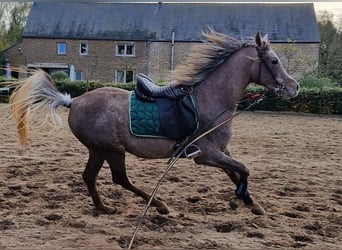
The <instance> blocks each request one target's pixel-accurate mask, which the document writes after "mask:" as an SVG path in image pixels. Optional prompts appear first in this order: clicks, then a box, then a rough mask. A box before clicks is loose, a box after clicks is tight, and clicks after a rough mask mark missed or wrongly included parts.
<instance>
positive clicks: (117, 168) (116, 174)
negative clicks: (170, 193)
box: [106, 152, 170, 214]
mask: <svg viewBox="0 0 342 250" xmlns="http://www.w3.org/2000/svg"><path fill="white" fill-rule="evenodd" d="M106 161H107V162H108V163H109V166H110V169H111V171H112V178H113V182H114V183H116V184H120V185H121V186H122V187H123V188H125V189H127V190H129V191H132V192H133V193H135V194H136V195H138V196H140V197H142V198H143V199H145V200H146V201H149V199H150V195H149V194H147V193H146V192H144V191H143V190H141V189H139V188H137V187H135V186H134V185H133V184H132V183H131V181H130V180H129V178H128V176H127V173H126V166H125V154H124V153H113V152H110V154H107V155H106ZM151 205H152V206H154V207H156V208H157V211H158V212H159V213H160V214H168V213H169V212H170V211H169V209H168V207H167V206H166V204H165V203H164V202H162V201H160V200H158V199H156V198H153V199H152V201H151Z"/></svg>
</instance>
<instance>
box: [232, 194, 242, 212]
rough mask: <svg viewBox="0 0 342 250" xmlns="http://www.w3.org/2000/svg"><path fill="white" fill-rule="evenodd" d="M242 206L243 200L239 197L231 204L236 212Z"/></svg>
mask: <svg viewBox="0 0 342 250" xmlns="http://www.w3.org/2000/svg"><path fill="white" fill-rule="evenodd" d="M240 205H241V199H240V198H237V197H234V198H233V199H231V200H230V202H229V206H230V208H231V209H232V210H236V209H237V208H238V207H239V206H240Z"/></svg>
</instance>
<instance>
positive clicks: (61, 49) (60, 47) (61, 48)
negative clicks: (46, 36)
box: [57, 42, 67, 55]
mask: <svg viewBox="0 0 342 250" xmlns="http://www.w3.org/2000/svg"><path fill="white" fill-rule="evenodd" d="M66 51H67V45H66V43H65V42H59V43H57V54H58V55H66Z"/></svg>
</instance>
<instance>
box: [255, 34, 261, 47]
mask: <svg viewBox="0 0 342 250" xmlns="http://www.w3.org/2000/svg"><path fill="white" fill-rule="evenodd" d="M255 43H256V44H257V45H258V46H261V45H262V38H261V36H260V33H259V32H257V33H256V35H255Z"/></svg>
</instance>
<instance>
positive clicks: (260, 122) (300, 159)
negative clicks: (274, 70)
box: [0, 105, 342, 249]
mask: <svg viewBox="0 0 342 250" xmlns="http://www.w3.org/2000/svg"><path fill="white" fill-rule="evenodd" d="M62 114H63V116H64V117H66V115H67V112H66V111H65V112H64V111H63V112H62ZM37 124H38V123H36V122H33V123H32V126H33V127H32V129H31V134H30V147H29V149H28V150H27V151H25V152H21V151H20V150H19V149H20V147H19V145H18V139H17V136H16V131H15V129H14V125H13V122H12V120H11V119H8V109H7V108H5V107H4V105H0V126H1V131H0V141H1V144H0V156H1V165H0V249H57V248H66V249H120V248H127V247H128V244H129V241H130V239H131V237H132V233H133V231H134V229H135V226H136V225H137V223H138V218H139V216H140V214H141V212H142V211H143V209H144V208H145V202H144V201H143V200H142V199H141V198H139V197H136V196H135V195H133V194H132V193H130V192H128V191H126V190H124V189H123V188H121V187H120V186H117V185H114V184H112V182H111V176H110V172H109V168H108V165H105V166H104V168H103V169H102V170H101V172H100V175H99V179H98V188H99V191H100V193H101V194H102V196H103V198H104V202H105V203H106V204H107V205H109V206H112V207H116V208H117V209H118V212H117V213H116V214H113V215H96V213H94V209H93V205H92V202H91V198H90V197H89V196H88V193H87V190H86V188H85V185H84V183H83V180H82V178H81V174H82V172H83V169H84V165H85V163H86V160H87V150H86V148H84V147H83V145H81V144H80V142H78V141H77V139H76V138H75V137H74V136H73V135H72V134H71V132H70V130H69V128H68V127H67V126H65V127H62V128H61V127H59V128H56V127H52V126H51V125H48V124H47V125H44V126H43V127H40V128H39V127H37ZM230 150H231V152H232V154H233V155H234V158H236V159H238V160H240V161H242V162H244V163H245V164H247V166H249V169H250V172H251V176H250V191H251V193H252V194H253V196H254V197H255V198H256V199H257V200H258V202H259V203H260V204H262V206H263V207H264V208H265V209H266V212H267V213H266V215H264V216H256V215H253V214H252V213H251V212H250V211H249V209H247V208H246V207H240V208H239V209H238V210H236V211H233V210H231V209H230V208H229V205H228V203H229V200H230V199H231V198H232V197H233V195H234V186H233V184H232V183H231V182H230V180H229V179H228V178H227V176H226V175H225V174H224V173H222V172H221V171H220V170H219V169H216V168H210V167H205V166H198V165H195V164H194V163H192V161H190V160H186V159H181V160H179V161H178V162H177V164H176V165H175V166H174V168H173V169H172V170H171V172H170V173H169V174H168V175H167V178H166V180H165V181H164V182H163V183H162V185H161V186H160V188H159V190H158V194H157V196H158V197H160V198H161V199H162V200H163V201H165V202H166V203H167V204H168V205H169V208H170V210H171V212H170V214H169V215H159V214H158V213H157V212H156V211H155V209H154V208H151V209H149V210H148V213H147V215H146V219H145V221H144V223H143V224H142V226H141V228H140V229H139V231H138V234H137V236H136V238H135V241H134V244H133V247H134V248H136V249H151V248H156V249H158V248H159V249H160V248H173V249H174V248H178V249H194V248H195V249H199V248H201V249H204V248H206V249H209V248H210V249H222V248H237V249H267V248H272V249H274V248H280V249H285V248H286V249H288V248H301V249H315V248H316V249H338V248H339V249H341V247H342V233H341V231H342V230H341V229H342V226H341V225H342V213H341V211H342V207H341V205H342V178H341V177H342V169H341V165H342V117H341V116H323V115H322V116H319V115H307V114H305V115H304V114H290V113H280V114H278V113H261V112H248V113H244V114H242V115H240V116H239V117H237V118H236V120H234V138H233V140H232V141H231V144H230ZM166 161H167V159H162V160H144V159H138V158H136V157H134V156H132V155H128V156H127V168H128V173H129V176H130V178H131V179H132V181H133V182H134V183H135V184H136V185H137V186H139V187H142V188H143V189H144V190H146V191H148V192H151V191H152V189H153V187H154V186H155V184H156V183H157V181H158V180H159V178H160V177H161V175H162V174H163V172H164V170H165V169H166V167H167V165H166Z"/></svg>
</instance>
